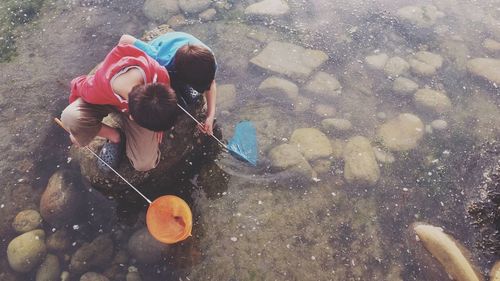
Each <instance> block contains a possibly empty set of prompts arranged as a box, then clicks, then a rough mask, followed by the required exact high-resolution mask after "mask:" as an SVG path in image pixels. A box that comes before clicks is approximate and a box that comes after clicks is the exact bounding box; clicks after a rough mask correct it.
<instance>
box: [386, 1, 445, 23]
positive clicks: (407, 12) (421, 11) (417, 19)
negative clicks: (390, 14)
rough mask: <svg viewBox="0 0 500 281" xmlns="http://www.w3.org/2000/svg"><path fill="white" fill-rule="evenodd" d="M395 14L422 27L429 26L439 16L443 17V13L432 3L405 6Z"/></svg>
mask: <svg viewBox="0 0 500 281" xmlns="http://www.w3.org/2000/svg"><path fill="white" fill-rule="evenodd" d="M396 14H397V15H398V17H399V18H401V19H403V20H405V21H408V22H409V23H411V24H414V25H416V26H418V27H424V28H427V27H431V26H432V25H434V24H435V23H436V21H437V20H438V19H439V18H441V17H444V13H442V12H441V11H439V10H438V9H437V8H436V6H434V5H419V6H406V7H403V8H401V9H399V10H398V11H397V13H396Z"/></svg>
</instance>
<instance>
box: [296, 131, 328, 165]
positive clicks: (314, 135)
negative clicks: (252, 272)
mask: <svg viewBox="0 0 500 281" xmlns="http://www.w3.org/2000/svg"><path fill="white" fill-rule="evenodd" d="M290 144H294V145H296V146H297V149H298V150H299V151H300V153H302V154H303V155H304V157H305V158H306V159H307V160H316V159H319V158H326V157H329V156H330V155H331V154H332V146H331V144H330V140H329V139H328V137H327V136H326V135H325V134H323V133H322V132H321V131H320V130H318V129H315V128H300V129H296V130H295V131H293V133H292V136H291V138H290Z"/></svg>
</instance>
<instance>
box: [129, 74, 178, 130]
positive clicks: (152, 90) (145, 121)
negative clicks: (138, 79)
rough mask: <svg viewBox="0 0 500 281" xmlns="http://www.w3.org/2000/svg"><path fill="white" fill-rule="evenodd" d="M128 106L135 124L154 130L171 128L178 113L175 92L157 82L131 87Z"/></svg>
mask: <svg viewBox="0 0 500 281" xmlns="http://www.w3.org/2000/svg"><path fill="white" fill-rule="evenodd" d="M128 108H129V111H130V115H132V118H133V119H134V121H135V122H136V123H137V124H139V125H140V126H142V127H144V128H146V129H149V130H152V131H156V132H159V131H165V130H168V129H170V128H172V126H173V125H174V124H175V119H176V117H177V114H178V108H177V97H176V96H175V93H174V92H173V91H168V89H167V87H166V86H165V85H163V84H159V83H153V84H147V85H137V86H135V87H134V88H132V91H130V93H129V94H128Z"/></svg>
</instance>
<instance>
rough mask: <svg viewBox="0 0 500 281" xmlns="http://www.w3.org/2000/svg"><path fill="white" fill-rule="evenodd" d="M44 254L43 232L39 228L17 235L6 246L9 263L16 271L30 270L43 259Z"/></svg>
mask: <svg viewBox="0 0 500 281" xmlns="http://www.w3.org/2000/svg"><path fill="white" fill-rule="evenodd" d="M46 254H47V247H46V246H45V232H44V231H43V230H41V229H36V230H32V231H29V232H26V233H24V234H21V235H19V236H17V237H16V238H14V239H13V240H12V241H10V243H9V246H8V247H7V259H8V260H9V265H10V267H11V268H12V269H14V270H15V271H17V272H29V271H31V270H32V269H33V268H35V267H37V266H38V265H39V264H40V263H41V262H42V261H43V259H44V258H45V255H46Z"/></svg>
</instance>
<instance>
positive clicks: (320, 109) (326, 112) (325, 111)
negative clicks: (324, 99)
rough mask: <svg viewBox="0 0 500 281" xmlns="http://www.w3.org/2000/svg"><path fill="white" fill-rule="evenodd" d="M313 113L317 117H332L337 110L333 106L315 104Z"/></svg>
mask: <svg viewBox="0 0 500 281" xmlns="http://www.w3.org/2000/svg"><path fill="white" fill-rule="evenodd" d="M314 112H315V113H316V114H318V115H319V116H321V117H323V118H325V117H333V116H335V114H336V113H337V110H336V109H335V107H333V106H329V105H326V104H317V105H316V106H315V107H314Z"/></svg>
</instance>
